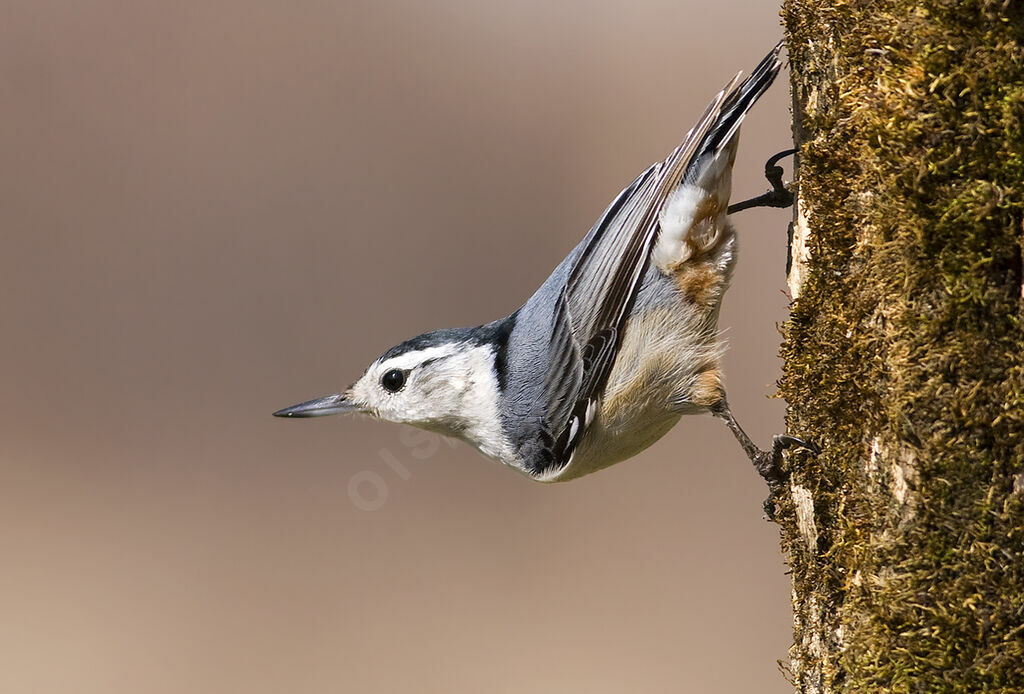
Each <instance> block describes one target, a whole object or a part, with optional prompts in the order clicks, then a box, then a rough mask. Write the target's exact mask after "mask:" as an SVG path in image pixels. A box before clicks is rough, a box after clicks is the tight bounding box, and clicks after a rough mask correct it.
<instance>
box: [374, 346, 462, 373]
mask: <svg viewBox="0 0 1024 694" xmlns="http://www.w3.org/2000/svg"><path fill="white" fill-rule="evenodd" d="M458 350H459V346H458V345H456V344H451V343H449V344H445V345H438V346H436V347H427V348H426V349H414V350H412V351H411V352H406V353H405V354H399V355H398V356H397V357H391V358H390V359H386V360H384V361H382V362H380V365H381V366H382V367H385V368H388V369H411V368H413V367H414V366H418V365H420V364H422V363H423V362H425V361H427V360H428V359H443V358H444V357H450V356H452V355H453V354H455V353H456V352H457V351H458Z"/></svg>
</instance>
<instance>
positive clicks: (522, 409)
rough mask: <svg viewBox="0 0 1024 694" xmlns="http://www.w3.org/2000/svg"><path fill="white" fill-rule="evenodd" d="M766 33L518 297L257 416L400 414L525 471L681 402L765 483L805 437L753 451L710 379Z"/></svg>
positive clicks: (563, 472)
mask: <svg viewBox="0 0 1024 694" xmlns="http://www.w3.org/2000/svg"><path fill="white" fill-rule="evenodd" d="M782 46H783V44H782V42H780V43H779V44H778V45H776V46H775V48H774V49H773V50H772V51H771V52H770V53H768V55H767V56H765V58H764V59H763V60H762V61H761V62H760V63H759V64H758V65H757V67H756V68H754V70H753V71H752V72H751V73H750V75H749V76H748V77H746V78H745V79H741V77H742V73H738V74H737V75H736V76H735V77H734V78H733V79H732V80H730V81H729V82H728V83H727V84H726V85H725V87H724V88H723V89H722V90H721V91H720V92H718V94H716V95H715V97H714V98H713V99H712V100H711V103H710V104H709V105H708V107H707V108H706V109H705V111H704V113H703V115H702V116H701V117H700V118H699V119H698V120H697V123H696V124H695V125H694V126H693V128H691V129H690V131H689V132H688V133H687V135H686V137H685V138H684V139H683V141H682V143H681V144H680V145H679V146H677V147H676V148H675V149H674V150H673V151H672V152H671V153H670V154H669V155H668V157H667V158H666V159H665V160H664V161H662V162H659V163H656V164H653V165H652V166H650V167H648V168H647V169H646V170H644V171H643V172H642V173H641V174H640V175H639V176H637V177H636V179H634V180H633V182H632V183H630V184H629V185H628V186H627V187H626V188H625V189H623V190H622V192H621V193H619V195H618V196H617V197H616V198H615V199H614V200H613V201H612V203H611V204H610V205H609V206H608V207H607V209H605V211H604V213H603V214H602V215H601V216H600V217H599V219H598V220H597V222H596V223H595V224H594V226H593V227H592V228H591V229H590V231H589V232H588V233H587V234H586V236H585V237H584V238H583V240H582V241H581V242H580V243H579V244H578V245H577V246H576V247H575V248H573V250H572V251H571V252H570V253H569V254H568V256H566V257H565V259H564V260H562V261H561V263H559V264H558V266H557V267H556V268H555V270H554V271H553V272H552V273H551V275H550V276H549V277H548V278H547V279H546V280H545V281H544V283H543V284H542V285H541V286H540V288H539V289H537V290H536V292H535V293H534V294H533V295H532V296H531V297H530V298H529V299H527V301H526V302H525V303H524V304H523V305H522V306H521V307H520V308H519V309H518V310H516V311H515V312H513V313H512V314H511V315H508V316H506V317H504V318H500V319H498V320H495V321H492V322H490V323H486V324H483V325H479V326H475V327H470V328H450V329H442V330H435V331H432V332H428V333H425V334H422V335H419V336H417V337H413V338H412V339H410V340H406V341H405V342H402V343H400V344H398V345H395V346H394V347H391V348H390V349H388V350H387V351H386V352H384V353H383V354H382V355H381V356H380V357H378V358H377V359H376V360H374V361H373V362H372V363H371V364H370V365H369V366H368V367H367V368H366V370H365V372H364V373H363V375H362V376H361V377H359V379H358V380H356V381H355V383H354V384H353V385H352V386H351V387H350V388H348V389H347V390H345V391H343V392H341V393H336V394H333V395H328V396H325V397H321V398H316V399H314V400H309V401H306V402H302V403H299V404H297V405H293V406H291V407H286V408H284V409H281V410H278V411H277V412H274V413H273V414H274V415H275V416H278V417H288V418H296V417H318V416H322V415H331V414H339V413H346V412H355V413H363V414H367V415H370V416H371V417H375V418H377V419H381V420H386V421H390V422H397V423H402V424H409V425H413V426H416V427H420V428H422V429H426V430H429V431H434V432H438V433H440V434H444V435H446V436H451V437H455V438H459V439H462V440H464V441H466V442H468V443H469V444H470V445H472V446H473V447H475V448H476V449H477V450H478V451H479V452H480V453H482V454H483V455H484V456H486V457H488V458H492V459H494V460H497V461H500V462H502V463H504V464H505V465H507V466H509V467H512V468H514V469H515V470H517V471H519V472H521V473H523V474H524V475H526V476H527V477H529V478H531V479H533V480H537V481H540V482H564V481H568V480H572V479H576V478H579V477H582V476H584V475H587V474H590V473H592V472H596V471H598V470H601V469H603V468H607V467H609V466H610V465H613V464H615V463H618V462H621V461H623V460H626V459H628V458H631V457H633V456H635V455H636V454H638V453H640V452H641V451H643V450H644V449H646V448H647V447H649V446H650V445H651V444H653V443H654V442H655V441H657V440H658V439H660V438H661V437H662V436H664V435H665V434H666V433H667V432H668V431H669V430H670V429H672V427H673V426H675V424H676V423H677V422H678V421H679V419H680V418H681V417H682V416H683V415H691V414H711V415H713V416H715V417H717V418H719V419H721V420H722V421H724V422H725V424H726V425H727V426H728V428H729V429H730V431H731V432H732V433H733V435H734V436H735V437H736V439H737V441H738V442H739V443H740V445H741V446H742V448H743V450H744V452H745V453H746V454H747V456H748V457H749V458H750V460H751V462H752V463H753V464H754V467H755V469H756V470H757V472H758V473H759V474H760V475H761V476H762V477H763V478H764V479H765V480H766V481H767V482H768V483H769V485H770V486H771V485H776V484H778V483H779V481H780V480H781V479H782V474H783V473H782V469H781V463H782V451H783V450H785V449H787V448H790V447H793V446H798V447H799V446H804V447H808V448H810V445H809V444H806V443H805V442H804V441H802V440H800V439H798V438H796V437H793V436H788V435H776V436H774V437H773V439H772V446H771V448H770V449H769V450H762V449H760V448H758V447H757V446H756V445H755V444H754V443H753V441H752V440H751V439H750V437H749V436H747V434H746V433H745V432H744V430H743V429H742V428H741V427H740V425H739V423H738V422H737V421H736V418H735V417H734V416H733V414H732V412H731V410H730V408H729V404H728V401H727V399H726V392H725V388H724V386H723V382H722V367H721V358H722V355H723V352H724V346H723V343H722V342H721V341H720V337H719V331H718V317H719V309H720V307H721V302H722V297H723V294H724V293H725V291H726V289H727V288H728V286H729V283H730V280H731V277H732V273H733V268H734V265H735V262H736V248H737V239H736V232H735V230H734V228H733V225H732V223H731V221H730V217H729V211H730V207H729V198H730V194H731V177H732V168H733V165H734V163H735V160H736V152H737V148H738V145H739V128H740V124H741V123H742V121H743V119H744V117H745V116H746V115H747V113H748V111H749V110H750V109H751V108H752V107H753V105H754V103H755V102H756V101H757V100H758V99H759V98H760V97H761V95H762V94H764V93H765V91H766V90H767V89H768V87H769V86H771V84H772V82H773V81H774V79H775V77H776V76H777V75H778V73H779V70H780V69H781V66H782V61H781V59H780V52H781V50H782ZM778 171H779V175H780V176H781V169H779V170H778ZM783 192H784V191H783ZM769 204H770V203H769ZM774 206H781V205H774ZM735 207H737V208H742V206H741V205H737V206H735Z"/></svg>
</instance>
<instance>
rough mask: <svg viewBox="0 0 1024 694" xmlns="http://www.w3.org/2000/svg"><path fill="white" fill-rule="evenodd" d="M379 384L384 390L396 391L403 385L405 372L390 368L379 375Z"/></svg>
mask: <svg viewBox="0 0 1024 694" xmlns="http://www.w3.org/2000/svg"><path fill="white" fill-rule="evenodd" d="M380 384H381V386H382V387H383V388H384V390H387V391H390V392H392V393H397V392H398V391H400V390H401V389H402V386H404V385H405V372H404V371H402V370H401V369H391V371H388V372H387V373H386V374H384V375H383V376H381V379H380Z"/></svg>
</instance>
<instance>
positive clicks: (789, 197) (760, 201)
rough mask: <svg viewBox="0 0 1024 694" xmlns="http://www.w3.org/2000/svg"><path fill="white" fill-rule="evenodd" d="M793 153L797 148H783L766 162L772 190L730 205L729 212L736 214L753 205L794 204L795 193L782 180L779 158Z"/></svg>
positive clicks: (779, 205)
mask: <svg viewBox="0 0 1024 694" xmlns="http://www.w3.org/2000/svg"><path fill="white" fill-rule="evenodd" d="M791 154H796V150H795V149H787V150H783V151H782V152H779V153H778V154H776V155H774V156H773V157H772V158H771V159H769V160H768V161H767V162H765V165H764V177H765V178H767V179H768V182H769V183H771V184H772V189H771V190H769V191H768V192H767V193H765V194H764V195H758V196H757V197H756V198H750V199H749V200H744V201H743V202H736V203H733V204H732V205H729V209H728V211H727V213H728V214H735V213H736V212H739V211H740V210H746V209H749V208H751V207H789V206H790V205H792V204H793V194H792V193H791V192H789V189H788V188H786V186H785V184H784V183H783V182H782V173H783V172H782V167H781V166H779V159H782V158H783V157H788V156H789V155H791Z"/></svg>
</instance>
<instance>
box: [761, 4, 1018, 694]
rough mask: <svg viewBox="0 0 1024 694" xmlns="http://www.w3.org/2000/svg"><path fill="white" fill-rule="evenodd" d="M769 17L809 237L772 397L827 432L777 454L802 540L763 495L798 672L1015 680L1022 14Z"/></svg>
mask: <svg viewBox="0 0 1024 694" xmlns="http://www.w3.org/2000/svg"><path fill="white" fill-rule="evenodd" d="M782 14H783V18H784V22H785V25H786V30H787V35H788V41H787V42H788V45H789V49H790V56H791V61H792V64H793V74H794V88H795V89H796V93H797V103H798V104H803V105H804V108H801V109H800V110H799V111H798V112H797V113H795V114H794V118H795V119H796V121H797V123H796V125H797V131H798V133H799V136H800V140H801V141H800V142H799V143H798V144H799V145H800V169H799V197H800V204H801V207H802V209H803V210H804V211H805V212H806V214H807V215H808V218H809V220H810V228H811V232H812V233H811V237H810V241H809V250H810V254H811V260H810V262H809V263H808V267H807V270H808V275H807V279H806V281H805V283H804V285H803V288H802V290H801V294H800V297H799V299H798V300H797V301H796V302H795V303H794V305H793V310H792V315H791V319H790V320H789V322H788V323H787V324H786V326H785V336H786V341H785V344H784V346H783V357H784V359H785V371H784V377H783V379H782V381H781V383H780V394H781V395H782V396H783V397H784V398H785V399H786V400H787V402H788V403H789V404H790V412H789V428H790V431H792V432H795V433H798V434H806V435H810V436H813V437H814V438H815V439H816V440H817V441H818V442H819V443H820V444H821V446H822V448H823V452H822V454H821V455H820V456H818V457H817V458H810V457H807V456H802V455H801V456H796V457H794V458H793V459H792V460H791V465H792V470H791V474H792V479H793V481H794V483H796V484H800V485H801V486H803V487H805V488H807V489H808V490H810V491H811V492H812V494H813V496H814V500H815V521H816V524H817V528H818V535H819V539H818V546H817V547H815V548H811V549H809V548H807V547H806V545H805V544H804V541H803V539H802V538H801V537H800V535H799V533H798V531H797V527H796V521H795V510H794V508H793V505H792V501H791V500H790V499H789V498H788V495H786V494H781V495H779V497H778V499H777V505H778V511H777V517H779V518H780V519H781V523H782V527H783V546H784V549H785V550H786V551H787V552H788V553H789V556H790V562H791V565H792V569H793V580H794V587H795V590H796V596H797V600H796V603H795V605H794V607H795V609H796V612H797V624H798V627H797V633H796V645H795V646H794V652H793V654H794V658H795V661H796V665H797V667H796V668H795V669H794V677H795V678H796V679H798V680H799V683H800V685H801V686H802V688H804V690H805V691H814V689H813V687H814V686H820V687H822V688H823V689H825V690H826V691H843V692H879V691H887V692H888V691H892V692H927V693H931V692H977V691H1022V692H1024V502H1022V500H1021V494H1020V493H1015V492H1014V479H1015V477H1016V476H1017V475H1020V474H1021V473H1022V472H1024V328H1022V325H1021V319H1022V315H1024V313H1022V311H1024V307H1022V301H1021V283H1022V274H1024V273H1022V267H1021V265H1022V261H1021V258H1022V251H1021V235H1022V219H1024V9H1022V7H1021V3H1019V2H1013V1H1009V2H986V1H983V0H973V1H972V0H965V1H961V2H956V1H954V0H930V1H926V2H909V1H904V0H875V1H873V2H872V1H865V0H857V1H854V0H847V1H846V2H843V1H841V0H840V1H838V2H826V1H824V0H787V2H785V3H784V5H783V11H782ZM873 447H874V450H875V453H876V455H875V456H872V448H873ZM873 458H874V460H873ZM897 477H898V478H899V479H897ZM899 480H902V481H903V483H905V484H906V485H907V497H906V498H905V499H904V500H903V501H902V502H901V501H900V498H899V494H897V493H896V491H895V487H896V486H897V485H898V484H899V483H900V482H899ZM812 598H813V600H812ZM812 636H813V637H816V638H817V643H820V644H821V648H820V649H818V647H817V646H816V645H814V644H813V643H812V639H811V637H812ZM819 651H820V652H823V655H821V654H820V653H819Z"/></svg>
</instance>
